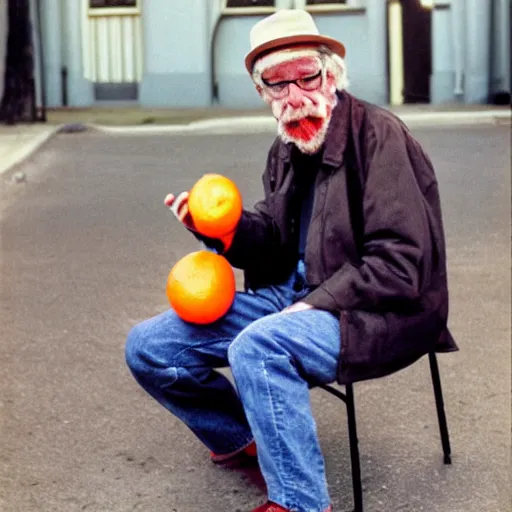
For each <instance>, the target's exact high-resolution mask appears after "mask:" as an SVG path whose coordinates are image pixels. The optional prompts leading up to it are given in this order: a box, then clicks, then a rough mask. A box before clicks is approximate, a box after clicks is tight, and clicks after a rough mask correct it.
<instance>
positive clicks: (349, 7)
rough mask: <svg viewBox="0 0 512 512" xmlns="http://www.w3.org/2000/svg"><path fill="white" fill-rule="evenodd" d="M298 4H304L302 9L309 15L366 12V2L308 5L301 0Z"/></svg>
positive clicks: (350, 1) (354, 1) (349, 0)
mask: <svg viewBox="0 0 512 512" xmlns="http://www.w3.org/2000/svg"><path fill="white" fill-rule="evenodd" d="M383 1H384V0H383ZM296 3H297V2H296ZM300 3H302V4H304V7H303V9H304V10H306V11H307V12H309V13H311V14H314V13H324V12H325V13H330V12H336V13H347V14H354V13H364V12H365V11H366V1H365V0H346V2H345V3H341V2H326V3H323V4H308V0H302V1H301V2H300Z"/></svg>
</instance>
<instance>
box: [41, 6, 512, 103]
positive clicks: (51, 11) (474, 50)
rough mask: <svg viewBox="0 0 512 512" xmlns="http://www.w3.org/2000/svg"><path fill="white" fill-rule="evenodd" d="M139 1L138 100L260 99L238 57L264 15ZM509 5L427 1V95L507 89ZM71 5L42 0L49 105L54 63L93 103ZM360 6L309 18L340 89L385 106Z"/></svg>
mask: <svg viewBox="0 0 512 512" xmlns="http://www.w3.org/2000/svg"><path fill="white" fill-rule="evenodd" d="M32 1H33V0H32ZM141 1H142V26H143V47H144V66H143V77H142V82H141V83H140V84H139V98H138V102H139V103H140V104H141V105H142V106H147V107H205V106H211V105H216V104H220V105H223V106H226V107H243V108H257V107H261V100H260V99H259V97H258V95H257V93H256V92H255V90H254V87H253V85H252V83H251V80H250V78H249V76H248V75H247V72H246V70H245V67H244V56H245V54H246V53H247V52H248V51H249V32H250V30H251V27H252V26H253V25H254V24H255V23H256V22H257V21H259V20H260V19H262V17H263V16H254V15H245V16H240V15H225V16H222V17H221V16H220V5H221V3H220V2H219V1H217V0H215V1H213V0H172V2H171V1H170V0H141ZM287 1H288V0H278V2H279V4H278V5H279V6H281V7H285V6H289V5H288V4H286V2H287ZM288 3H290V5H291V2H288ZM510 3H511V0H494V1H492V0H439V1H437V2H436V8H434V10H433V13H432V57H433V58H432V66H433V69H432V76H431V101H432V103H445V102H454V101H460V102H465V103H486V102H487V101H488V97H489V93H492V92H496V91H501V90H505V91H510V46H509V41H510ZM80 4H81V1H79V0H73V1H71V0H41V10H42V14H43V19H42V24H43V34H42V41H43V45H44V57H45V66H44V70H43V73H42V74H43V76H44V79H45V83H46V91H47V103H48V105H49V106H60V105H61V104H62V82H61V69H62V67H63V66H66V67H67V69H68V83H67V92H68V100H69V104H70V105H71V106H88V105H92V104H94V101H95V100H94V95H93V84H92V83H91V82H89V81H88V80H86V79H85V78H84V77H83V65H82V50H81V48H82V35H81V23H82V14H81V7H80ZM285 4H286V5H285ZM365 4H366V8H365V9H360V10H355V11H350V10H348V11H344V12H339V13H330V14H327V13H325V14H320V13H317V14H314V18H315V21H316V23H317V25H318V27H319V30H320V32H321V33H322V34H325V35H328V36H331V37H334V38H336V39H339V40H340V41H342V42H343V43H344V44H345V46H346V48H347V56H346V62H347V68H348V74H349V79H350V83H351V85H350V88H349V90H350V91H351V92H353V93H354V94H356V95H357V96H359V97H361V98H363V99H366V100H368V101H371V102H374V103H377V104H385V103H387V102H388V78H387V50H386V49H387V30H388V29H387V13H386V9H387V2H386V1H384V0H366V2H365ZM491 5H494V13H493V14H494V17H493V18H491V9H490V6H491ZM491 20H493V21H494V27H493V29H492V37H491V28H490V27H491ZM212 45H213V46H212ZM212 49H213V50H212ZM212 66H213V67H212ZM215 86H216V87H215ZM215 91H216V97H215Z"/></svg>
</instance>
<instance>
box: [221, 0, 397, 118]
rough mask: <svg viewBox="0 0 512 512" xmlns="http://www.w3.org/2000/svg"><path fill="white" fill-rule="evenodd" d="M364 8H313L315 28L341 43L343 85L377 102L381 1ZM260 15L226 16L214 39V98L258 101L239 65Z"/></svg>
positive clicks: (383, 93)
mask: <svg viewBox="0 0 512 512" xmlns="http://www.w3.org/2000/svg"><path fill="white" fill-rule="evenodd" d="M367 6H368V8H367V10H366V12H365V11H353V12H351V11H347V12H344V13H331V14H316V15H315V16H314V18H315V22H316V24H317V26H318V29H319V31H320V33H321V34H323V35H326V36H329V37H333V38H335V39H338V40H340V41H342V42H343V43H344V44H345V47H346V49H347V56H346V63H347V69H348V74H349V79H350V83H351V85H350V88H349V90H350V91H351V92H353V93H354V94H356V95H357V96H359V97H360V98H363V99H366V100H368V101H372V102H374V103H378V104H384V103H387V101H388V90H387V89H388V86H387V65H386V37H387V29H386V4H385V2H383V1H382V0H367ZM260 19H262V16H226V17H224V18H222V19H221V20H220V22H219V26H218V29H217V33H216V36H215V39H214V44H215V54H214V57H215V79H216V82H217V85H218V101H219V103H220V104H221V105H225V106H228V107H243V108H252V107H261V99H260V98H259V97H258V95H257V93H256V91H255V90H254V86H253V84H252V82H251V80H250V78H249V76H248V74H247V71H246V69H245V66H244V57H245V55H246V54H247V52H248V51H249V32H250V30H251V27H252V26H253V25H254V24H255V23H257V22H258V21H259V20H260Z"/></svg>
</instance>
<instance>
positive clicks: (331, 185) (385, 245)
mask: <svg viewBox="0 0 512 512" xmlns="http://www.w3.org/2000/svg"><path fill="white" fill-rule="evenodd" d="M263 186H264V191H265V198H264V199H263V200H262V201H260V202H259V203H257V204H256V206H255V211H254V212H249V211H247V210H244V212H243V214H242V219H241V221H240V223H239V225H238V228H237V232H236V235H235V238H234V241H233V244H232V246H231V247H230V249H229V251H227V253H226V254H225V256H226V257H227V258H228V260H229V261H230V263H231V264H232V265H233V266H235V267H238V268H242V269H244V275H245V282H246V288H252V289H255V288H258V287H261V286H265V285H268V284H272V283H278V282H281V281H283V280H284V279H285V278H286V277H287V276H288V274H289V272H290V271H291V270H292V269H293V267H294V266H295V264H296V262H297V237H296V229H297V227H296V226H295V221H294V219H295V215H292V211H291V208H292V207H291V205H292V198H293V194H294V188H295V179H294V169H293V165H292V160H291V145H290V144H284V143H283V142H281V141H280V140H279V139H276V141H275V142H274V144H273V145H272V147H271V149H270V152H269V155H268V161H267V167H266V170H265V172H264V174H263ZM305 260H306V268H307V280H308V283H309V284H311V285H313V286H315V289H314V290H313V291H312V292H311V293H310V294H309V295H307V296H306V297H305V299H304V301H305V302H308V303H309V304H312V305H313V306H315V307H316V308H319V309H325V310H328V311H331V312H333V313H334V314H336V315H338V316H339V318H340V327H341V351H340V358H339V369H338V382H339V383H341V384H343V383H346V382H354V381H357V380H363V379H369V378H375V377H380V376H383V375H386V374H389V373H391V372H394V371H396V370H399V369H401V368H404V367H405V366H407V365H409V364H411V363H412V362H414V361H415V360H417V359H418V358H419V357H421V356H422V355H424V354H426V353H428V352H429V351H431V350H433V349H435V350H437V351H444V352H447V351H454V350H457V346H456V344H455V342H454V340H453V338H452V337H451V335H450V333H449V331H448V329H447V318H448V289H447V278H446V262H445V242H444V233H443V226H442V218H441V209H440V203H439V193H438V185H437V181H436V177H435V174H434V169H433V167H432V164H431V162H430V160H429V158H428V157H427V155H426V154H425V153H424V152H423V150H422V148H421V147H420V145H419V143H418V142H417V141H416V140H415V139H414V138H413V137H412V136H411V134H410V132H409V130H408V129H407V127H406V126H405V125H404V124H403V123H402V122H401V121H400V120H399V119H398V118H397V117H395V116H394V115H393V114H391V113H390V112H388V111H386V110H384V109H382V108H379V107H377V106H374V105H370V104H368V103H365V102H363V101H360V100H358V99H356V98H354V97H353V96H351V95H350V94H348V93H341V94H340V95H339V101H338V105H337V106H336V108H335V109H334V112H333V116H332V119H331V124H330V126H329V131H328V134H327V138H326V142H325V148H324V152H323V157H322V160H321V165H320V168H319V170H318V174H317V178H316V182H315V196H314V204H313V213H312V217H311V223H310V226H309V231H308V236H307V245H306V256H305ZM318 335H319V336H321V335H322V330H321V326H319V329H318Z"/></svg>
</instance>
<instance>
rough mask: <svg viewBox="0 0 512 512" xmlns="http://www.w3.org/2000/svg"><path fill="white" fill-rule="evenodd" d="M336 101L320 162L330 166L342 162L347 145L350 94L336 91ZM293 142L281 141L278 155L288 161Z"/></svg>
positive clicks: (337, 165) (335, 165) (338, 164)
mask: <svg viewBox="0 0 512 512" xmlns="http://www.w3.org/2000/svg"><path fill="white" fill-rule="evenodd" d="M337 97H338V102H337V103H336V106H335V107H334V110H333V111H332V116H331V121H330V123H329V128H328V129H327V135H326V137H325V142H324V154H323V157H322V164H326V165H329V166H332V167H339V166H340V165H341V163H342V162H343V153H344V152H345V148H346V146H347V138H348V127H349V113H350V95H349V94H348V93H346V92H344V91H342V92H338V93H337ZM292 148H293V143H289V144H285V143H284V142H281V145H280V148H279V157H280V158H281V159H282V160H283V161H285V162H289V161H290V159H291V153H292Z"/></svg>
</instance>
